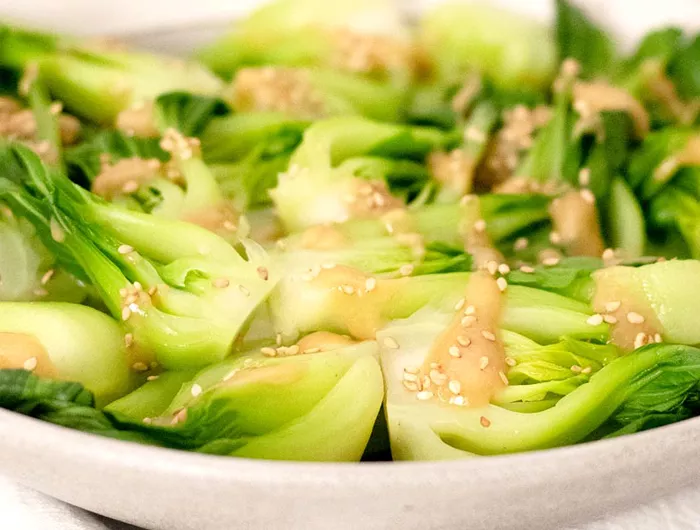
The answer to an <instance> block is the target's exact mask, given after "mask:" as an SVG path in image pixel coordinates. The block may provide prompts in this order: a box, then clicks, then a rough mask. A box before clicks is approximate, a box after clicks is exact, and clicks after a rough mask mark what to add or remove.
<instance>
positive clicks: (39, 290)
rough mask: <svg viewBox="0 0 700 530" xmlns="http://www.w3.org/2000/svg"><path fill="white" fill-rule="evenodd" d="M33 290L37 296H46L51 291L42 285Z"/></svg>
mask: <svg viewBox="0 0 700 530" xmlns="http://www.w3.org/2000/svg"><path fill="white" fill-rule="evenodd" d="M32 292H33V293H34V295H35V296H46V295H47V294H49V292H48V291H47V290H46V289H44V288H42V287H38V288H36V289H34V290H33V291H32Z"/></svg>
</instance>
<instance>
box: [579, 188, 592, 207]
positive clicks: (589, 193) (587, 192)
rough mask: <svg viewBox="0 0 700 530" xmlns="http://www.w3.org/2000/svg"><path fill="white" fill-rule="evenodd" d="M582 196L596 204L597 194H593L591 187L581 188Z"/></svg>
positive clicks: (589, 202) (588, 201) (590, 202)
mask: <svg viewBox="0 0 700 530" xmlns="http://www.w3.org/2000/svg"><path fill="white" fill-rule="evenodd" d="M581 198H582V199H583V200H584V201H586V202H587V203H588V204H595V195H593V192H592V191H591V190H589V189H583V190H581Z"/></svg>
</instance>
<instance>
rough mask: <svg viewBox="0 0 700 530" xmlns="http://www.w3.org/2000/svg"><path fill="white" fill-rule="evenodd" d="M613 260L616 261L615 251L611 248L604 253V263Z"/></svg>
mask: <svg viewBox="0 0 700 530" xmlns="http://www.w3.org/2000/svg"><path fill="white" fill-rule="evenodd" d="M612 259H615V251H614V250H613V249H611V248H606V249H605V250H604V251H603V260H604V261H610V260H612Z"/></svg>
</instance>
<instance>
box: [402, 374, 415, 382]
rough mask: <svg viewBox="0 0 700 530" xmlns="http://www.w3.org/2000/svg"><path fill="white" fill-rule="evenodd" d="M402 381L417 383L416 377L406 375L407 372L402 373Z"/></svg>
mask: <svg viewBox="0 0 700 530" xmlns="http://www.w3.org/2000/svg"><path fill="white" fill-rule="evenodd" d="M403 380H404V381H413V382H417V381H418V375H416V374H410V373H408V372H404V373H403Z"/></svg>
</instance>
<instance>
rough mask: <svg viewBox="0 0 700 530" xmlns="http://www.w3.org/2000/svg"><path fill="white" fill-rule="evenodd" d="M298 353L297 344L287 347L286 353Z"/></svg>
mask: <svg viewBox="0 0 700 530" xmlns="http://www.w3.org/2000/svg"><path fill="white" fill-rule="evenodd" d="M298 353H299V345H298V344H292V345H291V346H290V347H289V348H287V355H297V354H298Z"/></svg>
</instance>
